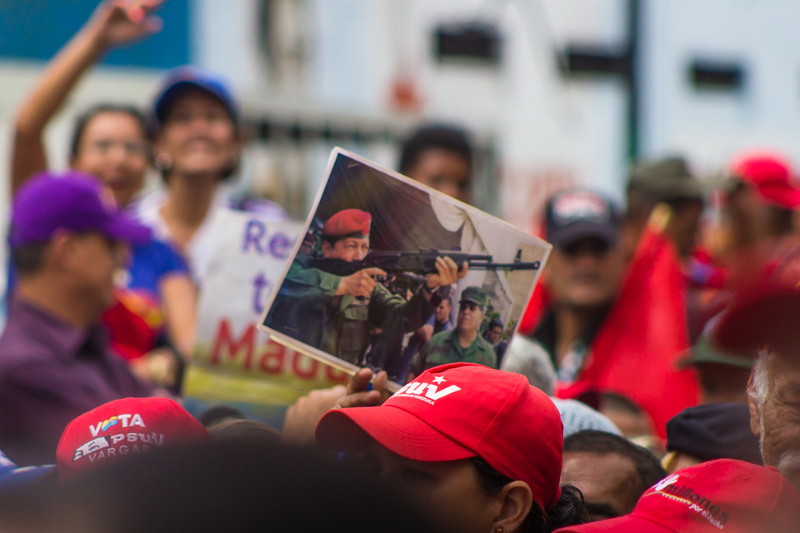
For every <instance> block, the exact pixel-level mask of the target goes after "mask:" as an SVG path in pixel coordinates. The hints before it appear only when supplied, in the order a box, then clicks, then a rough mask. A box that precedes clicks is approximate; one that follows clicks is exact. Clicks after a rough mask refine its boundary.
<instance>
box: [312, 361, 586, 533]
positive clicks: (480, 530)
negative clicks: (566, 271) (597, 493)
mask: <svg viewBox="0 0 800 533" xmlns="http://www.w3.org/2000/svg"><path fill="white" fill-rule="evenodd" d="M562 431H563V429H562V424H561V417H560V415H559V412H558V409H556V407H555V405H554V404H553V402H552V401H551V400H550V399H549V398H548V397H547V396H546V395H545V394H544V393H543V392H542V391H540V390H539V389H536V388H535V387H532V386H531V385H530V384H529V383H528V381H527V380H526V379H525V377H523V376H522V375H520V374H514V373H511V372H504V371H501V370H495V369H491V368H488V367H485V366H482V365H477V364H471V363H452V364H449V365H442V366H438V367H435V368H431V369H429V370H427V371H425V372H423V373H422V374H420V375H419V376H418V377H417V378H416V379H415V380H413V381H411V382H410V383H408V384H406V385H405V386H403V387H402V388H401V389H400V390H398V391H397V393H395V394H394V395H393V396H392V397H390V398H389V399H388V400H387V401H386V402H385V403H383V404H382V405H380V406H377V407H353V408H344V409H333V410H331V411H329V412H327V413H326V414H325V415H324V416H323V417H322V419H321V420H320V422H319V424H318V426H317V430H316V438H317V442H318V443H319V444H320V445H321V446H322V447H323V448H326V449H329V450H333V451H338V452H347V453H363V452H366V455H365V457H366V459H368V460H371V461H372V462H373V463H374V465H375V469H376V470H377V471H378V472H379V473H380V475H381V476H382V477H385V478H387V479H388V480H389V481H390V482H393V483H394V484H398V485H400V486H401V488H402V489H403V490H404V492H408V493H410V494H414V495H415V496H417V497H418V498H419V500H420V502H422V503H423V505H425V506H426V507H428V508H429V509H430V511H431V512H433V513H434V515H435V516H438V517H439V518H440V519H441V520H442V521H443V523H444V525H446V526H448V528H449V529H452V530H453V531H461V532H463V533H469V532H475V533H486V532H492V533H514V532H549V531H552V530H553V529H555V528H558V527H561V526H565V525H571V524H576V523H582V522H584V521H585V520H586V518H587V517H586V510H585V508H584V507H583V501H582V498H581V496H580V493H579V492H578V490H577V489H575V488H574V487H571V486H569V485H565V486H563V487H561V486H560V485H559V479H560V476H561V456H562V448H563V437H562Z"/></svg>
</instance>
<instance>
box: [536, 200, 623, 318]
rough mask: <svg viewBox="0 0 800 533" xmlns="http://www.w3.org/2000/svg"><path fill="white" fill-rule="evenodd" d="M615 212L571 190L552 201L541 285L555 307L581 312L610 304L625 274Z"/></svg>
mask: <svg viewBox="0 0 800 533" xmlns="http://www.w3.org/2000/svg"><path fill="white" fill-rule="evenodd" d="M619 222H620V219H619V212H618V210H617V209H616V207H615V206H614V205H613V204H612V203H611V202H610V201H609V200H608V199H607V198H605V197H603V196H602V195H600V194H598V193H596V192H594V191H591V190H588V189H582V188H578V189H569V190H566V191H563V192H560V193H557V194H554V195H553V196H551V197H550V199H549V200H548V202H547V205H546V208H545V238H546V239H547V240H548V241H550V242H551V243H552V244H553V252H552V253H551V255H550V260H549V261H548V266H547V268H546V269H545V272H544V273H545V282H546V284H547V287H548V289H550V292H551V294H552V296H553V299H554V302H555V304H556V305H557V306H565V307H569V308H574V309H579V310H585V309H597V308H601V307H604V306H606V305H608V304H610V303H611V302H612V301H613V300H614V298H615V297H616V295H617V292H618V290H619V286H620V283H621V279H622V274H623V268H624V264H623V257H622V254H621V252H620V249H619V247H618V238H619Z"/></svg>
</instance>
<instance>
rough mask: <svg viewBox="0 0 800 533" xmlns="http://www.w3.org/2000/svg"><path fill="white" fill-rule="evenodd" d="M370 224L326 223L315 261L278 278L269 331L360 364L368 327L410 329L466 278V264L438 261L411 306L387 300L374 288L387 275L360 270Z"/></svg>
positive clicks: (346, 213) (310, 258) (358, 218)
mask: <svg viewBox="0 0 800 533" xmlns="http://www.w3.org/2000/svg"><path fill="white" fill-rule="evenodd" d="M371 223H372V215H370V214H369V213H367V212H366V211H362V210H360V209H345V210H342V211H339V212H338V213H336V214H334V215H333V216H331V217H330V218H329V219H328V220H327V221H326V222H325V224H324V226H323V228H322V243H321V256H314V255H298V256H297V257H296V258H295V261H294V262H293V264H292V266H291V268H290V269H289V273H288V274H287V275H286V278H285V279H284V282H283V285H282V286H281V288H280V292H279V295H278V298H277V299H276V301H275V304H274V305H273V310H272V311H271V312H270V319H272V324H273V327H274V328H275V329H277V330H279V331H281V330H282V331H283V332H285V333H287V334H289V335H291V336H293V337H295V338H297V339H298V340H300V341H302V342H304V343H306V344H309V345H311V346H314V347H317V348H320V349H322V350H324V351H326V352H328V353H331V354H333V355H336V356H337V357H339V358H341V359H343V360H345V361H347V362H350V363H353V364H356V365H358V364H361V363H362V357H363V354H364V350H365V349H366V348H367V345H368V342H369V335H370V331H371V330H372V329H373V328H380V329H382V330H383V331H386V330H387V329H389V330H394V331H396V332H400V333H406V332H410V331H414V330H416V329H417V328H419V327H421V326H423V325H424V324H425V323H426V322H427V321H428V319H429V318H430V317H431V316H432V315H433V312H434V309H435V308H436V307H437V306H438V305H439V303H441V297H440V296H439V294H438V292H437V291H438V289H439V288H440V287H447V286H450V285H452V284H453V283H455V282H456V281H458V280H459V279H462V278H463V277H464V276H466V274H467V271H468V266H467V264H466V262H465V263H463V264H462V265H461V268H460V269H459V266H458V265H456V263H455V262H454V261H453V259H451V258H450V257H446V256H445V257H441V256H440V257H436V258H435V260H434V263H433V266H434V269H435V271H434V272H428V273H426V275H425V277H424V283H421V284H420V287H419V288H418V289H417V290H416V291H414V293H413V295H412V296H411V298H410V299H408V300H406V299H405V298H403V297H402V296H401V295H397V294H392V293H391V292H390V291H389V290H388V289H386V287H385V286H384V285H383V284H382V283H380V282H379V281H378V280H379V279H385V278H386V277H387V275H388V274H387V272H386V270H384V269H382V268H379V267H374V266H367V267H363V268H360V266H361V263H362V262H363V261H364V260H365V258H366V257H367V256H368V254H369V253H370V248H369V237H370V235H369V233H370V227H371ZM354 268H355V269H356V270H354Z"/></svg>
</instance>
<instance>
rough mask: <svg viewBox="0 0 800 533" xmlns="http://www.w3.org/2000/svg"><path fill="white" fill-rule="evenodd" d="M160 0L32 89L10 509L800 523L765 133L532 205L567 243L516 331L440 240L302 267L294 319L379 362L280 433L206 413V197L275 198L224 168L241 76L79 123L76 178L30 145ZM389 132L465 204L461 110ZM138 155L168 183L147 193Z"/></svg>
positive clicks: (70, 521)
mask: <svg viewBox="0 0 800 533" xmlns="http://www.w3.org/2000/svg"><path fill="white" fill-rule="evenodd" d="M159 3H160V2H159V1H157V0H153V1H149V2H140V3H136V4H135V5H134V4H133V3H126V2H119V1H115V0H106V1H104V2H102V3H101V4H100V6H99V7H98V8H97V10H96V11H95V13H94V14H93V16H92V18H91V19H90V20H89V21H88V22H87V23H86V24H85V25H84V27H83V28H82V29H81V30H80V31H79V33H78V34H76V35H75V36H74V38H73V39H72V40H71V41H70V42H69V43H68V44H67V45H66V46H65V47H64V48H63V49H62V50H61V51H60V52H59V53H58V54H57V55H55V56H54V58H53V59H52V60H51V62H50V64H49V65H48V66H47V68H46V69H45V70H44V71H43V73H42V75H41V76H40V78H39V79H38V80H37V81H36V83H35V85H34V87H33V89H32V90H31V91H30V92H29V93H28V95H27V96H26V98H25V100H24V101H23V102H21V104H20V106H19V109H18V113H17V119H16V122H15V124H14V135H13V144H12V150H11V154H12V168H11V171H10V180H9V187H10V190H11V192H12V195H13V199H12V215H11V223H10V229H9V234H8V245H9V247H10V256H11V265H10V266H9V272H10V273H9V276H8V289H7V294H8V309H7V317H8V318H7V323H6V325H5V328H4V330H3V332H2V335H0V529H3V530H6V529H7V530H9V531H55V530H59V531H98V532H99V531H106V532H107V531H119V532H123V531H142V530H144V529H148V530H154V531H174V530H176V529H191V530H195V531H212V530H215V531H216V530H220V529H225V530H230V531H252V530H255V529H256V528H274V529H276V530H289V529H292V530H296V531H309V532H310V531H318V530H320V529H323V528H324V529H333V530H340V529H341V530H344V529H345V528H347V529H348V530H355V531H358V530H361V529H363V530H367V528H369V530H375V529H378V530H386V531H395V530H396V531H401V530H402V531H409V530H414V531H427V530H430V531H434V530H438V531H442V530H444V531H459V532H461V533H463V532H465V531H467V532H472V531H474V532H475V533H481V532H483V533H485V532H487V531H488V532H493V533H517V532H519V533H536V532H552V531H561V532H564V533H568V532H586V533H591V532H605V531H609V532H611V531H639V532H650V531H652V532H654V533H661V532H668V531H681V532H689V533H695V532H696V533H702V532H706V531H718V530H723V531H731V532H733V533H739V532H742V533H744V532H748V533H750V532H755V531H765V532H776V533H788V532H791V531H797V530H798V529H800V492H798V489H797V488H798V487H800V360H798V359H797V351H798V350H797V344H798V342H800V335H798V333H797V331H796V328H795V327H794V324H795V321H796V320H797V319H800V289H798V285H800V272H799V271H798V270H797V268H798V265H800V262H799V261H798V259H800V230H798V227H797V224H798V222H797V221H798V220H800V219H798V217H797V212H798V207H800V183H798V182H797V181H796V179H797V178H796V176H795V172H794V170H793V169H792V166H791V164H790V163H789V162H788V160H787V159H786V158H784V157H782V156H781V155H779V154H776V153H769V152H753V153H748V154H743V155H742V156H741V157H739V158H737V159H736V160H735V161H733V162H732V163H731V165H730V167H729V169H728V172H727V173H726V176H725V179H724V180H722V181H719V180H718V181H712V180H709V179H704V178H703V177H699V176H696V175H695V174H693V173H692V171H691V168H690V166H689V165H688V164H687V162H686V161H685V160H684V159H683V158H681V157H666V158H661V159H657V160H647V161H641V162H638V163H637V164H635V165H633V166H632V167H631V169H630V172H629V175H628V179H627V185H626V190H625V193H626V194H625V205H624V206H623V205H620V204H619V203H618V202H616V201H615V200H614V199H612V198H610V197H608V196H607V195H606V194H604V193H602V192H599V191H597V190H594V189H592V188H591V187H572V188H568V189H565V190H561V191H557V192H556V193H554V194H552V195H551V196H550V197H548V198H544V199H542V201H543V202H542V213H543V217H542V221H541V228H540V230H539V235H540V236H541V237H542V238H543V239H545V240H546V241H548V242H549V243H551V244H552V252H551V254H550V256H549V259H548V262H547V264H546V266H545V269H544V271H543V273H542V276H541V281H540V283H539V285H538V286H537V287H536V289H535V291H534V294H533V296H532V297H531V298H530V301H529V302H528V304H527V308H526V310H525V312H524V315H523V317H522V319H521V320H520V322H519V324H518V326H517V325H515V324H503V322H501V321H500V320H499V319H498V318H497V317H495V316H491V315H490V313H489V312H488V311H489V309H490V306H489V304H490V302H489V301H488V296H487V293H486V291H484V290H483V289H482V288H481V287H477V286H466V287H458V288H457V284H458V282H459V281H460V280H461V279H463V278H464V277H465V275H466V274H467V270H468V269H467V268H466V266H465V265H457V264H456V263H455V262H454V261H452V260H451V259H450V258H449V257H445V258H439V259H437V263H436V266H435V268H436V272H435V273H432V274H429V275H427V276H426V277H424V278H423V279H422V280H421V282H420V286H419V287H418V288H417V289H416V290H414V291H408V294H403V295H401V294H394V293H392V292H390V291H389V290H388V289H387V288H386V287H385V286H384V285H383V284H382V282H381V281H380V280H378V279H376V276H378V275H383V274H385V272H382V271H381V269H378V268H365V269H362V270H359V271H357V272H355V273H350V274H347V275H337V274H333V273H330V272H323V271H321V270H319V269H317V268H314V267H313V265H311V264H306V263H304V262H303V261H304V259H303V258H302V257H300V259H299V260H297V261H296V264H293V265H291V268H290V269H289V271H288V274H287V277H286V279H287V281H288V285H287V289H286V290H287V292H286V294H285V295H284V296H285V297H288V298H291V297H294V293H297V294H302V295H304V296H308V295H309V294H312V293H313V298H310V299H308V302H309V303H308V305H307V306H305V307H302V308H300V309H299V311H298V310H297V309H295V311H294V312H293V313H291V314H290V313H284V314H280V313H279V316H280V318H281V319H282V320H283V323H282V324H283V327H285V328H287V331H288V330H290V331H292V332H293V334H294V335H295V336H296V337H297V338H298V339H300V340H303V341H304V342H307V343H309V344H311V345H314V346H320V347H324V348H325V349H326V350H327V351H328V352H330V353H332V354H337V355H339V356H340V357H342V358H343V359H345V360H347V361H350V362H352V363H355V364H359V363H361V362H364V361H366V362H367V363H368V367H366V368H362V369H361V370H359V371H358V372H356V373H355V374H354V375H353V376H352V378H351V379H350V381H349V383H348V385H347V386H337V387H333V388H330V389H319V390H315V391H312V392H311V393H309V394H307V395H306V396H303V397H302V398H300V399H299V400H298V401H297V402H295V403H294V404H293V405H292V406H291V407H289V409H288V411H287V413H286V417H285V421H284V423H283V426H282V428H273V427H271V426H269V425H268V424H266V423H264V422H262V421H259V420H253V419H248V417H247V416H246V415H245V414H243V413H242V412H240V411H238V410H236V409H234V408H231V407H226V406H218V407H215V408H213V409H209V410H208V411H206V412H204V413H194V414H190V413H189V412H188V411H187V410H186V409H184V407H183V406H182V405H181V396H180V394H181V388H180V385H181V378H182V373H183V370H184V368H185V366H186V365H187V364H189V363H190V357H191V352H192V344H193V338H194V333H195V331H194V330H195V327H196V322H197V294H198V291H200V290H202V286H203V282H204V280H205V279H208V276H210V275H213V274H212V273H211V272H210V271H209V269H208V266H209V261H210V259H211V258H210V257H209V251H208V250H209V239H210V236H209V229H210V224H211V220H212V217H213V214H214V212H215V211H216V210H217V209H219V208H221V207H228V208H234V209H240V210H248V211H255V212H258V213H260V214H261V215H262V216H267V217H271V218H273V219H275V220H284V219H286V218H287V214H286V212H285V211H284V210H283V209H282V208H281V207H280V205H278V204H277V203H275V202H273V201H270V200H267V199H256V198H240V197H237V196H234V195H232V194H231V193H230V192H229V189H227V188H226V187H225V181H226V180H227V179H228V178H229V177H231V176H232V175H234V174H235V172H236V170H237V167H238V163H239V157H240V155H241V149H242V144H243V137H242V134H241V127H240V122H241V119H242V117H241V112H240V109H239V107H238V104H237V101H236V98H235V96H234V95H233V93H232V92H231V90H230V88H229V87H228V85H227V84H226V82H225V81H224V80H222V79H221V78H220V77H218V76H216V75H214V74H213V73H209V72H205V71H202V70H198V69H195V68H190V67H182V68H178V69H176V70H174V71H171V72H169V73H168V74H167V76H166V77H165V79H164V81H163V83H162V84H161V85H160V86H159V88H158V91H157V94H156V96H155V98H154V99H153V102H152V106H151V108H150V109H149V110H148V111H146V112H142V111H140V110H138V109H136V108H135V107H132V106H126V105H119V104H116V103H114V104H111V103H100V104H98V105H96V106H94V107H92V108H91V109H89V110H88V111H86V112H85V113H83V114H82V115H80V116H79V117H78V118H77V120H76V123H75V129H74V134H73V138H72V141H71V144H70V162H69V164H70V165H69V166H70V170H68V171H66V172H55V171H53V170H51V169H50V168H49V166H48V165H49V162H48V158H47V154H46V150H45V143H44V135H45V131H46V127H47V124H48V123H49V122H50V121H51V119H52V118H53V116H55V114H56V113H57V112H58V110H59V109H60V108H61V107H62V105H63V104H64V102H65V101H66V100H67V98H68V96H69V94H70V92H71V91H72V90H73V89H74V87H75V86H76V84H77V83H78V82H79V80H80V79H81V77H82V76H83V75H84V74H85V73H86V72H87V71H88V70H89V69H90V68H91V66H92V65H93V64H94V63H95V62H96V61H97V60H98V59H99V58H100V57H102V56H103V54H105V53H106V52H107V51H109V50H111V49H113V48H114V47H117V46H121V45H124V44H127V43H130V42H132V41H135V40H137V39H141V38H146V36H147V35H149V34H152V33H154V32H156V31H159V30H160V24H159V23H158V21H157V19H156V18H155V16H154V15H153V12H154V11H155V10H156V9H157V8H158V5H159ZM133 7H135V8H136V9H135V10H134V9H133ZM137 10H138V11H137ZM400 151H401V157H400V160H399V164H398V169H399V170H400V171H401V172H402V173H404V174H406V175H407V176H409V177H410V178H412V179H414V180H417V181H419V182H421V183H423V184H425V185H428V186H430V187H432V188H434V189H437V190H439V191H441V192H444V193H445V194H448V195H450V196H452V197H454V198H457V199H459V200H461V201H463V202H467V203H469V202H470V201H471V200H472V198H471V196H470V191H471V179H472V174H473V168H474V161H473V154H472V149H471V145H470V136H469V134H468V133H467V132H466V131H465V130H463V129H461V128H458V127H454V126H451V125H438V124H431V125H424V126H422V127H421V128H419V129H418V130H416V131H415V132H413V133H412V134H411V135H410V136H409V138H408V139H407V141H406V143H405V144H404V145H403V146H402V147H401V150H400ZM151 167H152V168H154V169H156V170H157V171H158V172H159V173H160V175H161V178H162V182H163V183H162V184H161V187H160V189H159V190H158V191H156V192H155V193H152V194H147V195H145V194H143V187H144V182H145V175H146V173H147V172H148V171H149V170H150V169H151ZM709 214H713V215H714V216H710V215H709ZM371 224H372V219H371V216H370V214H369V213H367V212H365V211H362V210H359V209H355V208H353V209H344V210H340V211H338V212H336V213H334V214H332V215H331V216H330V217H329V218H328V219H327V220H325V221H323V224H322V227H321V239H322V240H321V244H320V252H321V258H322V259H325V260H328V259H329V260H338V261H343V262H345V263H351V262H354V261H360V260H362V259H364V257H366V256H367V255H368V254H369V253H370V229H371ZM243 305H246V303H245V302H243ZM276 305H280V304H279V303H278V304H276ZM390 315H391V316H394V317H396V319H395V320H394V321H393V323H394V324H397V329H398V331H396V332H394V331H388V330H387V331H381V332H380V333H381V334H383V335H385V337H384V339H385V340H386V342H385V343H379V342H374V339H373V342H372V346H373V348H374V350H373V351H372V352H370V353H368V354H366V355H365V354H364V346H365V345H366V344H367V340H368V339H369V338H370V335H374V334H375V333H374V330H375V328H376V326H378V325H380V324H384V323H386V318H385V317H386V316H390ZM401 330H402V331H401ZM394 333H397V335H390V334H394ZM512 333H513V335H512ZM399 339H403V340H402V343H400V342H399ZM377 346H381V347H382V348H381V349H380V350H379V349H377V348H375V347H377ZM406 379H408V380H409V381H408V382H407V383H406V382H405V381H406ZM390 380H392V381H395V382H398V383H399V384H400V385H401V386H400V387H399V389H397V390H396V392H394V393H393V394H390V393H389V392H388V389H389V382H390ZM194 415H197V416H194Z"/></svg>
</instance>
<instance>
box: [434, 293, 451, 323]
mask: <svg viewBox="0 0 800 533" xmlns="http://www.w3.org/2000/svg"><path fill="white" fill-rule="evenodd" d="M449 319H450V300H449V299H447V298H445V299H443V300H442V302H441V303H440V304H439V305H438V306H436V322H438V323H439V324H444V323H445V322H447V321H448V320H449Z"/></svg>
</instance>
